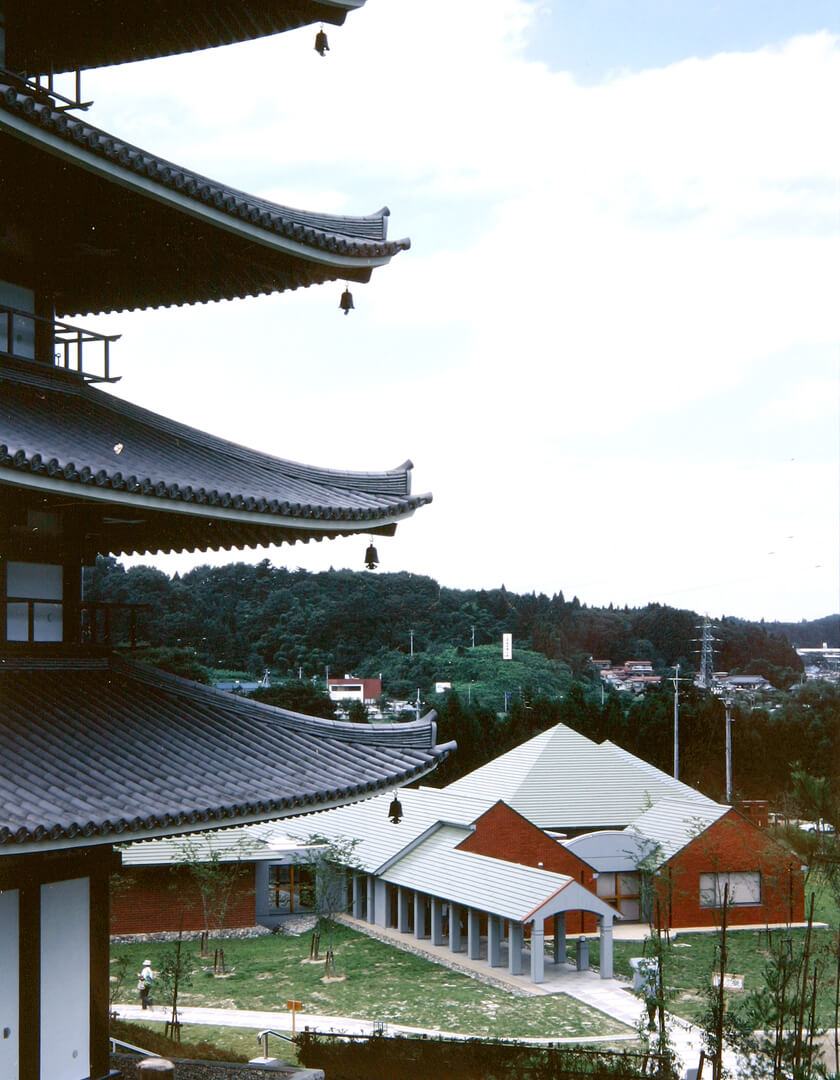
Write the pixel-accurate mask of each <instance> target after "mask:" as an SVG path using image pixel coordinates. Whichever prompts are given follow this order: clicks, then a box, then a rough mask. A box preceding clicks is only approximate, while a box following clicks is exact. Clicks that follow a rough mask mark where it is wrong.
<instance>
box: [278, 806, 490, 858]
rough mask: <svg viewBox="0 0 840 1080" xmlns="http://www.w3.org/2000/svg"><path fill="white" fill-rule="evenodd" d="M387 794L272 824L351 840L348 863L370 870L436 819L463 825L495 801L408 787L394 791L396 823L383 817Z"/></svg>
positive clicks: (303, 835) (302, 834)
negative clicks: (396, 793)
mask: <svg viewBox="0 0 840 1080" xmlns="http://www.w3.org/2000/svg"><path fill="white" fill-rule="evenodd" d="M392 798H393V796H392V795H380V796H378V797H376V798H372V799H366V800H365V801H364V802H358V803H355V804H354V805H353V806H346V807H340V808H338V809H336V810H329V811H326V812H324V813H319V814H311V815H309V816H307V817H305V818H291V819H287V820H285V821H283V822H282V823H280V824H278V826H277V828H278V832H282V833H283V834H286V835H288V836H292V837H295V838H297V839H299V840H301V839H307V838H309V837H312V836H323V837H324V838H325V839H326V840H330V841H342V842H350V843H353V849H352V861H353V865H354V866H355V867H356V868H357V869H358V870H360V871H364V872H365V873H367V874H375V873H377V872H379V870H380V869H381V868H382V867H383V866H386V865H387V864H388V863H389V862H390V861H391V860H392V859H394V858H396V857H397V856H398V855H399V854H400V853H401V852H403V851H405V849H406V848H408V847H410V846H411V845H412V844H414V843H416V842H417V840H418V839H420V838H421V837H422V836H423V834H424V833H426V832H427V831H428V830H429V829H431V828H433V827H434V826H435V825H437V824H438V822H440V821H446V822H450V823H456V824H458V825H460V826H462V827H463V828H464V829H468V827H469V826H470V825H471V824H472V822H474V821H475V820H476V819H477V818H479V817H480V816H481V815H482V814H483V813H484V812H485V810H487V809H488V807H489V806H491V805H492V803H493V802H495V801H496V800H495V799H493V800H490V801H482V800H476V799H468V798H461V797H459V796H456V795H449V794H447V793H446V792H443V791H440V790H438V789H436V788H426V787H421V788H411V789H406V790H403V791H400V792H399V800H400V803H401V805H402V808H403V817H402V821H400V823H399V825H393V824H392V823H391V822H390V821H389V820H388V808H389V806H390V803H391V799H392Z"/></svg>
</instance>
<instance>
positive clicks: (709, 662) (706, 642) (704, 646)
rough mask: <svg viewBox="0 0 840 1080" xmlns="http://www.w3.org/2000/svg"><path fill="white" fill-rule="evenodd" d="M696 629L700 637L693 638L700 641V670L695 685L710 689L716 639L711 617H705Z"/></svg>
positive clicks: (713, 669) (713, 676)
mask: <svg viewBox="0 0 840 1080" xmlns="http://www.w3.org/2000/svg"><path fill="white" fill-rule="evenodd" d="M697 629H698V630H699V631H700V637H699V638H695V640H696V641H698V642H699V643H700V671H699V672H698V675H697V686H701V687H702V688H703V689H704V690H711V688H712V683H713V682H714V678H715V655H714V653H715V649H714V644H715V641H716V640H717V639H716V638H715V637H714V635H713V634H712V622H711V619H709V618H705V619H704V620H703V622H702V623H701V624H700V626H698V627H697Z"/></svg>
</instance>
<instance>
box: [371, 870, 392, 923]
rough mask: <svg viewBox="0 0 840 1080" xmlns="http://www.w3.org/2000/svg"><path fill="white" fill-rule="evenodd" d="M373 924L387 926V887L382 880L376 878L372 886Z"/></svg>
mask: <svg viewBox="0 0 840 1080" xmlns="http://www.w3.org/2000/svg"><path fill="white" fill-rule="evenodd" d="M374 897H375V900H374V913H375V916H376V917H375V918H374V920H373V921H374V922H375V923H376V925H377V926H387V925H388V887H387V885H386V884H385V882H384V881H383V880H382V878H376V882H375V884H374Z"/></svg>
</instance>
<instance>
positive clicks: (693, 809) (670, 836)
mask: <svg viewBox="0 0 840 1080" xmlns="http://www.w3.org/2000/svg"><path fill="white" fill-rule="evenodd" d="M731 809H732V807H731V806H724V805H723V804H722V803H714V802H712V801H711V800H710V799H709V800H707V801H706V802H705V803H698V802H697V801H695V800H693V799H662V800H661V801H660V802H658V803H657V804H656V805H655V806H652V807H651V808H650V810H647V811H645V813H643V814H640V815H639V817H637V818H636V820H635V821H633V822H631V824H630V825H628V826H627V832H628V833H637V834H638V835H639V836H642V837H644V838H645V839H647V840H650V841H651V843H652V844H653V845H655V847H654V848H653V852H652V862H653V865H654V866H661V865H662V864H663V863H666V862H668V860H669V859H672V858H673V857H674V855H676V854H677V852H678V851H681V850H682V849H683V848H684V847H685V846H686V845H687V844H690V843H691V841H692V840H694V839H695V838H696V837H698V836H700V834H701V833H703V832H705V831H706V829H708V828H709V826H710V825H714V823H715V822H716V821H719V820H720V819H721V818H722V817H723V816H724V815H725V814H728V813H729V811H730V810H731Z"/></svg>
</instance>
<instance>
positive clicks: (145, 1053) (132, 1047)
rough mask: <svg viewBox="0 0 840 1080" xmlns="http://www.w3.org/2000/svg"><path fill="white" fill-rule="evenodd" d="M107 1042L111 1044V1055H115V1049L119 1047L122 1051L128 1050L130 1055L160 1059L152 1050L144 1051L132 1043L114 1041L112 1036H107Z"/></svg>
mask: <svg viewBox="0 0 840 1080" xmlns="http://www.w3.org/2000/svg"><path fill="white" fill-rule="evenodd" d="M108 1041H109V1042H110V1044H111V1053H112V1054H115V1053H117V1047H118V1046H121V1047H122V1048H123V1050H128V1051H130V1052H131V1053H132V1054H142V1055H143V1056H144V1057H160V1054H156V1053H155V1052H154V1050H144V1049H143V1047H142V1046H135V1045H134V1044H133V1043H127V1042H124V1041H123V1040H122V1039H116V1038H114V1036H113V1035H111V1036H109V1038H108Z"/></svg>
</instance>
